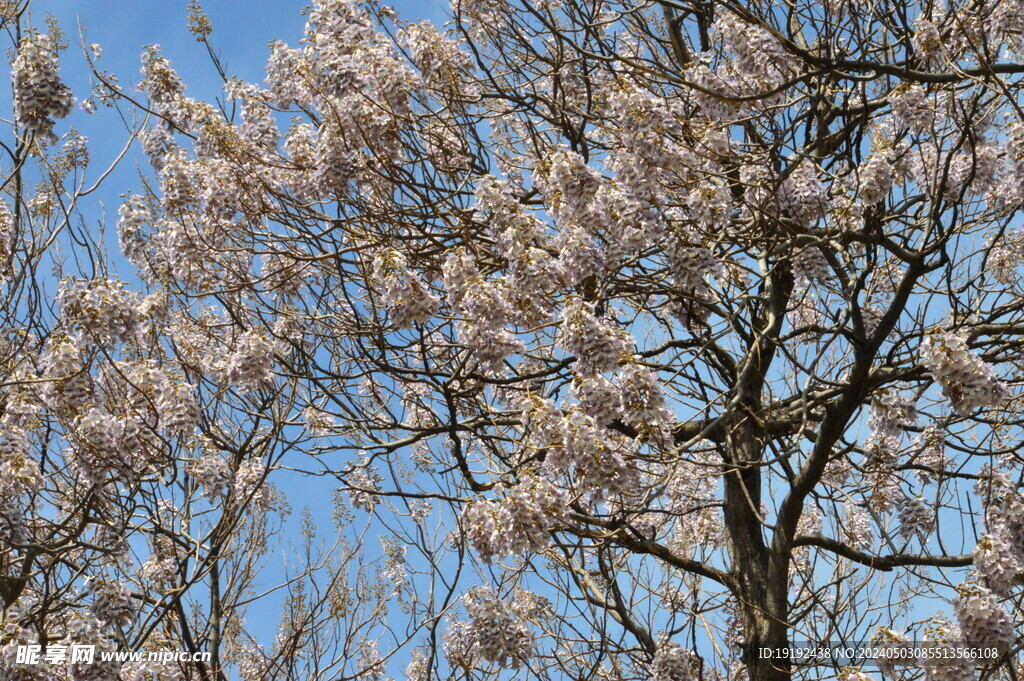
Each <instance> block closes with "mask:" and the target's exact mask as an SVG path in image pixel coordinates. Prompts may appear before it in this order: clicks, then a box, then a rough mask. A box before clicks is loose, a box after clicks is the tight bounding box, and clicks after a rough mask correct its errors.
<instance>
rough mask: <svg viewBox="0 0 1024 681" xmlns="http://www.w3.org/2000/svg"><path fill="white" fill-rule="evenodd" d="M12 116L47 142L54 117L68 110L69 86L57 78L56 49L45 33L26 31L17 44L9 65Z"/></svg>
mask: <svg viewBox="0 0 1024 681" xmlns="http://www.w3.org/2000/svg"><path fill="white" fill-rule="evenodd" d="M11 81H12V83H13V85H14V118H15V120H16V121H17V122H18V124H19V125H22V126H24V127H25V129H26V130H28V131H29V132H30V133H34V134H35V135H37V136H39V137H42V138H44V139H47V140H50V141H56V140H57V136H56V135H54V134H53V126H54V120H53V119H55V118H64V117H65V116H67V115H68V114H69V113H71V106H72V103H73V101H74V100H73V99H72V97H71V89H70V88H68V86H67V85H65V84H64V82H63V81H62V80H61V79H60V74H59V71H58V63H57V48H56V46H55V45H54V41H53V38H52V37H51V36H50V35H48V34H46V33H29V34H28V35H26V36H24V37H23V38H22V39H21V44H20V45H18V56H17V57H15V59H14V63H13V64H11Z"/></svg>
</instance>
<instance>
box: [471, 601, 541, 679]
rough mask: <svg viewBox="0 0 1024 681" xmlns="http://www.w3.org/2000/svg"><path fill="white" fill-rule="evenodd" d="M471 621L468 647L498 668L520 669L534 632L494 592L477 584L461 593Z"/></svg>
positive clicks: (530, 651) (531, 652) (531, 648)
mask: <svg viewBox="0 0 1024 681" xmlns="http://www.w3.org/2000/svg"><path fill="white" fill-rule="evenodd" d="M463 602H464V603H465V605H466V612H467V613H468V614H469V621H470V624H471V628H470V630H469V631H468V632H467V633H468V634H469V636H470V641H471V651H472V653H474V654H475V655H476V656H479V657H480V658H482V659H483V660H484V661H485V662H491V663H496V664H497V665H498V667H499V668H501V669H505V668H511V669H519V668H520V667H521V666H522V664H523V663H524V662H526V661H527V660H529V659H530V658H531V657H532V656H533V655H534V651H535V644H534V639H533V634H531V633H530V630H529V628H527V626H526V623H525V622H523V621H522V619H521V618H520V617H517V616H516V615H515V613H513V612H512V610H511V609H510V608H509V607H508V606H506V605H505V603H503V602H502V601H501V600H500V599H499V598H498V597H497V596H496V595H495V593H494V592H493V591H492V590H491V589H489V588H487V587H479V588H476V589H474V590H472V591H471V592H469V593H467V594H466V595H465V596H464V597H463Z"/></svg>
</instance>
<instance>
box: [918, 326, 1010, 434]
mask: <svg viewBox="0 0 1024 681" xmlns="http://www.w3.org/2000/svg"><path fill="white" fill-rule="evenodd" d="M921 362H922V364H924V366H925V368H927V369H928V371H930V372H931V374H932V376H933V377H934V378H935V380H936V381H937V382H938V383H939V385H941V386H942V394H943V395H945V396H946V397H947V398H949V401H950V406H952V408H953V411H954V412H956V413H957V414H959V415H961V416H970V415H971V414H973V413H974V412H975V411H977V410H978V409H982V408H984V407H994V406H996V405H998V404H1000V403H1001V402H1002V401H1003V400H1005V399H1006V398H1007V397H1008V396H1009V393H1010V391H1009V388H1008V387H1007V386H1006V384H1005V383H1004V382H1003V381H1001V380H1000V379H999V377H998V376H996V372H995V370H994V369H993V368H992V366H991V365H990V364H988V363H987V362H985V361H984V360H983V359H981V358H980V357H978V356H977V355H976V354H974V353H973V352H971V351H970V348H969V347H968V346H967V335H966V334H964V333H963V332H958V331H946V332H943V333H941V334H937V335H933V336H929V337H928V338H925V339H924V341H923V342H922V343H921Z"/></svg>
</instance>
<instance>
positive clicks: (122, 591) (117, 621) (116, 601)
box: [89, 579, 138, 627]
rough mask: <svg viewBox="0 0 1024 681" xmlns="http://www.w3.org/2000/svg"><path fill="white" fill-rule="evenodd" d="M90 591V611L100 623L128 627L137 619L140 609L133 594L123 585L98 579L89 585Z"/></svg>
mask: <svg viewBox="0 0 1024 681" xmlns="http://www.w3.org/2000/svg"><path fill="white" fill-rule="evenodd" d="M89 591H90V593H91V594H92V605H91V606H90V608H89V609H90V610H91V611H92V614H93V615H95V616H96V619H98V620H99V621H100V622H103V623H104V624H113V625H115V626H118V627H126V626H128V625H129V624H130V623H131V621H132V619H133V618H134V617H135V613H136V611H137V609H138V608H137V607H136V605H135V601H134V599H133V598H132V594H131V592H130V591H129V590H128V589H127V587H125V586H124V585H123V584H121V583H119V582H114V581H111V580H107V579H97V580H95V581H94V582H93V583H92V584H90V585H89Z"/></svg>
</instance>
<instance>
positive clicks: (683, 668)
mask: <svg viewBox="0 0 1024 681" xmlns="http://www.w3.org/2000/svg"><path fill="white" fill-rule="evenodd" d="M649 669H650V671H649V676H648V677H647V678H648V680H649V681H692V680H693V679H695V678H697V675H696V669H697V660H696V656H695V655H694V654H693V652H692V651H690V650H687V649H685V648H683V647H682V646H681V645H679V644H678V643H676V642H675V641H662V642H661V643H659V645H658V648H657V650H655V652H654V659H652V660H651V664H650V668H649Z"/></svg>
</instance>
